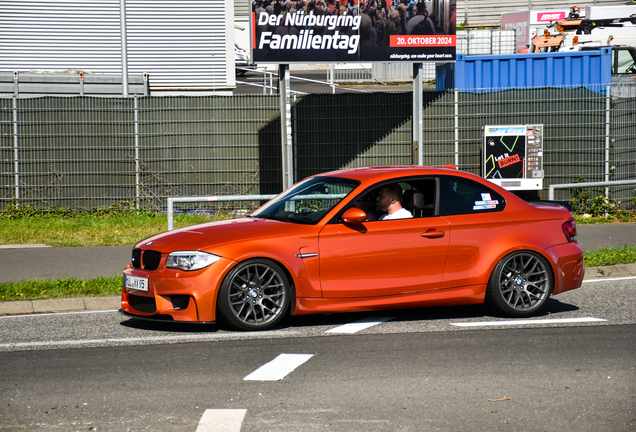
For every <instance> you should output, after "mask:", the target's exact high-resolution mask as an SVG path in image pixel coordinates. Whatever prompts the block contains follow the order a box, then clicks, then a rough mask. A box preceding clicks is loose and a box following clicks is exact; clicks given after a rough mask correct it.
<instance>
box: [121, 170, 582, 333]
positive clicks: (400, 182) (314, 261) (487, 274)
mask: <svg viewBox="0 0 636 432" xmlns="http://www.w3.org/2000/svg"><path fill="white" fill-rule="evenodd" d="M583 274H584V267H583V250H582V249H581V248H580V247H579V245H578V244H577V242H576V225H575V223H574V218H573V216H572V214H571V213H570V211H569V210H568V209H567V208H565V207H564V206H562V205H560V204H557V203H545V202H537V203H529V202H526V201H524V200H522V199H520V198H519V197H517V196H515V195H514V194H512V193H510V192H508V191H506V190H505V189H502V188H500V187H499V186H497V185H495V184H493V183H491V182H489V181H487V180H484V179H483V178H481V177H478V176H476V175H473V174H470V173H467V172H463V171H458V170H457V169H454V167H452V166H451V167H444V168H425V167H374V168H359V169H351V170H342V171H334V172H330V173H325V174H320V175H316V176H312V177H309V178H307V179H305V180H302V181H301V182H299V183H297V184H295V185H294V186H292V187H291V188H289V189H288V190H286V191H284V192H283V193H281V194H280V195H278V196H277V197H276V198H274V199H272V200H271V201H269V202H268V203H266V204H265V205H263V206H262V207H261V208H259V209H258V210H256V211H255V212H254V213H252V214H251V215H249V216H248V217H244V218H240V219H232V220H225V221H218V222H210V223H204V224H200V225H194V226H191V227H187V228H181V229H178V230H174V231H169V232H165V233H162V234H158V235H156V236H153V237H150V238H147V239H145V240H143V241H141V242H139V243H138V244H136V245H135V246H134V249H133V251H132V264H130V265H128V266H127V268H126V270H124V286H123V290H122V299H121V304H122V310H121V312H122V313H124V314H125V315H127V316H131V317H134V318H141V319H151V320H168V321H180V322H203V323H211V322H216V321H217V320H220V319H222V320H224V321H225V322H226V323H227V324H229V325H231V326H232V327H234V328H236V329H241V330H263V329H268V328H271V327H273V326H275V325H277V324H278V323H279V322H280V321H281V320H282V319H283V318H284V317H285V316H287V315H303V314H320V313H335V312H350V311H366V310H379V309H396V308H415V307H424V306H448V305H465V304H475V303H484V302H487V303H489V304H491V305H492V306H494V307H496V308H497V309H498V310H499V311H500V312H501V313H503V314H505V315H507V316H511V317H527V316H531V315H534V314H537V313H538V312H539V311H541V309H542V308H543V307H544V306H545V305H546V302H547V301H548V299H549V298H550V295H553V294H559V293H562V292H564V291H568V290H571V289H574V288H578V287H580V286H581V283H582V281H583Z"/></svg>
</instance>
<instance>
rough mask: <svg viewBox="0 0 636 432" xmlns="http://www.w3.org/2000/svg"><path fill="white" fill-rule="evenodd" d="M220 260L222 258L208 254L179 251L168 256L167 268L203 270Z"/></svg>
mask: <svg viewBox="0 0 636 432" xmlns="http://www.w3.org/2000/svg"><path fill="white" fill-rule="evenodd" d="M219 259H221V257H219V256H216V255H213V254H211V253H207V252H199V251H178V252H172V253H170V255H168V259H167V260H166V267H169V268H176V269H181V270H185V271H192V270H201V269H202V268H205V267H207V266H209V265H210V264H213V263H215V262H217V261H218V260H219Z"/></svg>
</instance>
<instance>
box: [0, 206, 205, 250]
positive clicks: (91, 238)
mask: <svg viewBox="0 0 636 432" xmlns="http://www.w3.org/2000/svg"><path fill="white" fill-rule="evenodd" d="M212 220H214V219H212V218H209V217H206V216H202V215H177V216H175V222H174V225H175V228H181V227H185V226H190V225H194V224H198V223H203V222H210V221H212ZM167 229H168V216H166V215H165V214H159V215H156V216H155V215H150V214H146V213H144V214H126V215H109V216H95V215H86V216H83V215H82V216H77V217H72V218H60V217H58V218H54V217H48V218H37V217H34V218H18V219H5V220H0V244H32V243H42V244H47V245H50V246H56V247H70V246H130V245H133V244H135V243H137V242H138V241H140V240H143V239H145V238H147V237H150V236H153V235H155V234H159V233H162V232H164V231H166V230H167Z"/></svg>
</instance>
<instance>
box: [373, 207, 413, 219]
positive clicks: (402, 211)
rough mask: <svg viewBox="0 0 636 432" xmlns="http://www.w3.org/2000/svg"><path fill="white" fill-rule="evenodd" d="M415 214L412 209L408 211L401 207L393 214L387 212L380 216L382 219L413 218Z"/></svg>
mask: <svg viewBox="0 0 636 432" xmlns="http://www.w3.org/2000/svg"><path fill="white" fill-rule="evenodd" d="M412 217H413V215H412V214H411V212H410V211H408V210H407V209H405V208H401V209H399V210H398V211H396V212H394V213H392V214H388V213H385V214H383V215H382V216H381V217H380V220H392V219H410V218H412Z"/></svg>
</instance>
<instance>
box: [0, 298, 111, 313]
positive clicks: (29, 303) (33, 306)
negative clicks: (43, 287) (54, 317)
mask: <svg viewBox="0 0 636 432" xmlns="http://www.w3.org/2000/svg"><path fill="white" fill-rule="evenodd" d="M119 307H121V297H120V296H113V297H83V298H70V299H50V300H22V301H8V302H0V315H18V314H29V313H46V312H64V311H80V310H102V309H119Z"/></svg>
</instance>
